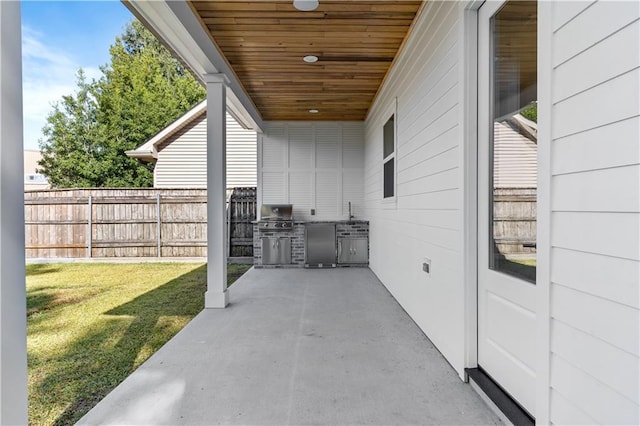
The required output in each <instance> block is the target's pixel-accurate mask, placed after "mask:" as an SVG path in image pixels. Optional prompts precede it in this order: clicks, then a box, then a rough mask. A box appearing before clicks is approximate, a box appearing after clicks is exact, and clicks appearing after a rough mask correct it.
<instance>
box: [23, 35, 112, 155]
mask: <svg viewBox="0 0 640 426" xmlns="http://www.w3.org/2000/svg"><path fill="white" fill-rule="evenodd" d="M45 40H46V38H45V36H44V34H42V33H39V32H37V31H35V30H33V29H31V28H29V27H27V26H23V27H22V96H23V113H24V120H23V122H24V146H25V148H29V149H35V148H37V147H38V140H39V139H41V138H42V128H43V127H44V125H45V124H46V118H47V114H49V113H50V112H51V110H52V108H53V104H54V103H56V102H57V101H59V100H61V99H62V96H64V95H70V94H72V93H74V92H75V89H76V84H75V81H76V72H77V71H78V69H79V68H82V69H83V70H84V72H85V74H86V76H87V77H88V79H89V80H91V79H92V78H96V79H97V78H99V77H100V76H101V71H100V69H99V68H97V67H95V66H93V67H92V66H86V65H83V64H81V63H80V61H79V60H78V59H77V58H76V57H74V55H72V54H71V53H70V52H67V51H65V50H63V49H61V48H60V47H57V46H52V45H50V44H47V42H46V41H45Z"/></svg>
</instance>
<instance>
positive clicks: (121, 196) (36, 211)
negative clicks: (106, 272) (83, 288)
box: [25, 188, 255, 258]
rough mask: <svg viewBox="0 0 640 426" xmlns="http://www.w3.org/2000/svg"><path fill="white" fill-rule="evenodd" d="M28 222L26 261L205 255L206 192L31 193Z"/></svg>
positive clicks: (102, 191)
mask: <svg viewBox="0 0 640 426" xmlns="http://www.w3.org/2000/svg"><path fill="white" fill-rule="evenodd" d="M247 209H250V206H247ZM253 215H254V216H253V218H254V219H251V220H255V198H254V202H253ZM25 224H26V229H25V237H26V238H25V241H26V257H27V258H83V257H204V256H206V254H207V247H206V246H207V197H206V189H156V188H153V189H152V188H149V189H66V190H48V191H30V192H25ZM229 235H230V236H231V233H229ZM238 237H241V238H249V237H250V238H253V235H251V236H248V235H244V234H243V235H239V236H238ZM233 242H234V241H233V239H231V240H228V245H229V246H230V247H233ZM231 251H232V250H230V253H231Z"/></svg>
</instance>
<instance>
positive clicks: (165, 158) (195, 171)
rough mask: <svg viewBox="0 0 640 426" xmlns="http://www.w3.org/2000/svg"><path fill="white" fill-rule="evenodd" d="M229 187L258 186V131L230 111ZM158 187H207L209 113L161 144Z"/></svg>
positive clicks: (228, 134)
mask: <svg viewBox="0 0 640 426" xmlns="http://www.w3.org/2000/svg"><path fill="white" fill-rule="evenodd" d="M226 125H227V188H233V187H237V186H256V133H255V132H253V131H250V130H245V129H243V128H242V127H241V126H240V125H239V124H238V123H237V122H236V121H235V120H234V119H233V118H232V117H231V115H229V114H227V124H226ZM154 187H156V188H206V187H207V118H206V114H203V115H201V116H200V117H198V118H196V119H194V120H193V121H192V122H190V123H189V124H187V125H186V126H184V127H183V128H182V129H180V130H179V131H177V132H176V133H175V134H174V135H172V136H171V137H170V138H169V139H167V140H166V141H165V142H163V143H161V144H160V145H159V146H158V160H157V162H156V166H155V169H154Z"/></svg>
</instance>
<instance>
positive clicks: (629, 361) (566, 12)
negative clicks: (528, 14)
mask: <svg viewBox="0 0 640 426" xmlns="http://www.w3.org/2000/svg"><path fill="white" fill-rule="evenodd" d="M545 10H548V13H549V15H550V16H543V17H542V18H546V19H548V20H549V21H550V31H551V35H550V36H549V42H550V46H549V48H548V52H549V54H550V58H549V59H550V60H549V61H545V62H543V63H542V66H543V67H545V68H544V69H542V70H541V72H544V73H549V76H550V86H551V90H550V98H551V99H550V122H551V129H550V133H551V134H550V139H551V147H550V150H551V152H550V157H551V164H550V188H551V194H550V197H551V200H550V209H551V212H550V220H551V241H550V243H551V244H550V281H551V283H550V316H551V319H550V327H551V330H550V384H549V386H550V418H549V420H550V421H551V422H553V423H560V424H563V423H573V424H575V423H581V424H595V423H602V424H638V423H640V406H639V404H640V395H639V392H640V369H639V359H638V356H639V351H640V343H639V339H640V325H639V324H640V316H639V311H638V309H639V308H640V297H639V289H638V283H639V282H640V276H639V273H640V248H639V236H640V214H639V213H640V150H639V147H640V143H639V141H640V104H639V102H640V101H639V94H640V68H639V67H640V3H638V2H608V1H598V2H554V3H553V4H552V5H550V6H549V7H547V8H546V9H545Z"/></svg>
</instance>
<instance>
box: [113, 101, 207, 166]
mask: <svg viewBox="0 0 640 426" xmlns="http://www.w3.org/2000/svg"><path fill="white" fill-rule="evenodd" d="M206 111H207V101H206V100H204V101H202V102H200V103H199V104H198V105H196V106H195V107H193V108H191V109H190V110H189V111H187V113H186V114H184V115H183V116H182V117H180V118H178V119H177V120H176V121H174V122H173V123H171V124H169V125H168V126H167V127H165V128H164V129H162V130H160V131H159V132H158V133H157V134H156V135H155V136H154V137H152V138H151V139H149V140H148V141H147V142H145V143H143V144H142V145H140V146H139V147H137V148H136V149H133V150H130V151H125V154H127V155H128V156H129V157H132V158H138V159H140V160H144V161H155V160H157V159H158V145H160V144H161V143H162V142H164V141H166V140H167V139H168V138H169V137H171V136H172V135H173V134H175V133H176V132H177V131H179V130H180V129H182V128H184V127H185V126H186V125H188V124H189V123H191V122H192V121H193V120H195V119H196V118H198V117H200V116H201V115H202V114H204V113H206Z"/></svg>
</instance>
